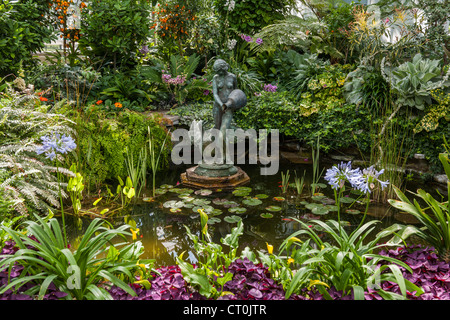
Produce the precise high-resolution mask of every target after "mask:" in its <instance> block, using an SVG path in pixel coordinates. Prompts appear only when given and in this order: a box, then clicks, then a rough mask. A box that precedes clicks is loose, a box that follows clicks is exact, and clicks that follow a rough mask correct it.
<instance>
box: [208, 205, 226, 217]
mask: <svg viewBox="0 0 450 320" xmlns="http://www.w3.org/2000/svg"><path fill="white" fill-rule="evenodd" d="M211 208H212V209H211ZM205 212H206V213H207V214H208V215H210V216H218V215H221V214H222V210H220V209H216V208H213V207H210V208H207V209H205Z"/></svg>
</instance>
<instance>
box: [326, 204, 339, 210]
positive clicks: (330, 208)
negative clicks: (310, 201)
mask: <svg viewBox="0 0 450 320" xmlns="http://www.w3.org/2000/svg"><path fill="white" fill-rule="evenodd" d="M325 207H326V208H327V209H328V211H338V209H339V208H338V206H336V205H334V204H327V205H326V206H325Z"/></svg>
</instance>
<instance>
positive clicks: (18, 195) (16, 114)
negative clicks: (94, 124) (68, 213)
mask: <svg viewBox="0 0 450 320" xmlns="http://www.w3.org/2000/svg"><path fill="white" fill-rule="evenodd" d="M61 104H62V103H59V104H57V105H56V106H55V108H56V109H58V108H59V106H60V105H61ZM40 109H41V110H40ZM0 119H1V120H0V169H5V170H6V171H7V172H8V174H7V178H6V179H5V180H3V181H1V182H0V189H3V190H5V195H6V197H7V199H9V200H11V201H12V202H13V203H14V209H15V210H16V211H17V212H19V213H21V214H26V213H27V212H28V211H29V210H38V211H44V212H45V211H47V206H48V205H52V206H55V207H59V201H58V200H59V194H58V186H59V183H58V181H57V179H56V176H55V175H54V172H55V171H56V168H55V166H54V163H52V162H50V160H48V159H46V158H45V157H44V156H43V155H38V154H36V148H37V147H38V146H39V145H40V140H39V139H40V137H41V136H44V135H48V134H51V133H55V132H58V133H61V134H69V135H73V129H72V128H71V127H70V126H71V125H72V124H73V122H72V121H71V120H70V119H69V118H67V117H65V116H63V115H61V114H57V113H51V112H49V111H48V106H45V105H41V103H40V101H39V99H38V98H37V96H30V95H16V94H12V95H11V96H10V97H7V98H5V99H2V100H0ZM59 160H61V158H60V159H59ZM59 172H60V173H62V174H64V175H67V176H72V175H73V173H72V172H71V171H70V170H67V169H66V168H61V167H60V168H59ZM63 196H64V197H65V196H66V194H65V193H63Z"/></svg>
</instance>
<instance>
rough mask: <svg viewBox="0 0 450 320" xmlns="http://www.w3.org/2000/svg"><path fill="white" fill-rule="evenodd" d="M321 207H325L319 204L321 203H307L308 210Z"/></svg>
mask: <svg viewBox="0 0 450 320" xmlns="http://www.w3.org/2000/svg"><path fill="white" fill-rule="evenodd" d="M320 207H323V205H322V204H319V203H308V204H307V205H305V208H306V209H308V210H313V209H315V208H320Z"/></svg>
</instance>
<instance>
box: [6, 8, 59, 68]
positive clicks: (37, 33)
mask: <svg viewBox="0 0 450 320" xmlns="http://www.w3.org/2000/svg"><path fill="white" fill-rule="evenodd" d="M48 3H49V1H47V0H28V1H17V2H16V1H15V2H14V3H12V2H11V1H9V0H7V1H2V3H1V4H0V76H2V75H3V76H4V75H7V74H9V73H17V72H19V71H20V69H21V68H22V66H23V67H29V66H30V65H31V64H32V63H33V57H32V54H33V53H36V52H38V51H41V50H42V49H43V48H44V43H46V42H47V43H49V42H50V41H51V40H52V39H53V38H52V33H53V30H52V28H51V27H50V22H49V20H48V18H47V13H48V12H49V6H48Z"/></svg>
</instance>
